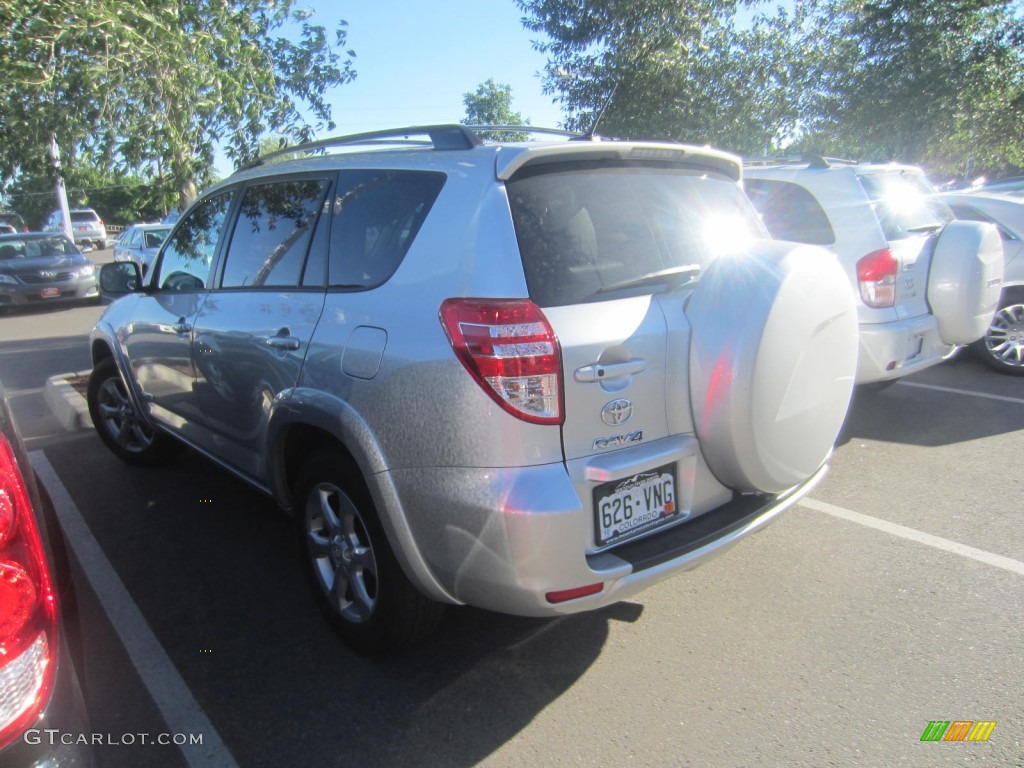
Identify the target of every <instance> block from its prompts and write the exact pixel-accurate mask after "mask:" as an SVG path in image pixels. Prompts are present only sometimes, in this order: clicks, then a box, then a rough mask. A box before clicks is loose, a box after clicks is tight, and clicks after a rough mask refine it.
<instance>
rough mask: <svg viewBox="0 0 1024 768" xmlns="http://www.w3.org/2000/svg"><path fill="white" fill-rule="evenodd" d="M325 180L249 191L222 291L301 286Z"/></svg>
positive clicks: (277, 184)
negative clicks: (227, 289) (303, 268)
mask: <svg viewBox="0 0 1024 768" xmlns="http://www.w3.org/2000/svg"><path fill="white" fill-rule="evenodd" d="M327 187H328V182H327V180H325V179H295V180H291V181H274V182H271V183H267V184H255V185H253V186H250V187H247V188H246V190H245V193H244V195H243V196H242V202H241V205H240V206H239V213H238V221H237V222H236V224H235V230H234V234H233V235H232V237H231V244H230V246H228V253H227V257H226V259H225V264H224V276H223V277H222V278H221V287H222V288H240V287H243V286H244V287H266V288H270V287H274V286H276V287H295V286H297V285H300V283H301V279H302V267H303V264H304V263H305V260H306V250H307V248H308V246H309V240H310V236H311V234H312V232H313V225H314V223H315V222H316V218H317V213H318V212H319V211H320V207H321V205H322V203H323V200H324V195H325V194H326V192H327Z"/></svg>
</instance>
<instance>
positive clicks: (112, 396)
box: [97, 376, 153, 453]
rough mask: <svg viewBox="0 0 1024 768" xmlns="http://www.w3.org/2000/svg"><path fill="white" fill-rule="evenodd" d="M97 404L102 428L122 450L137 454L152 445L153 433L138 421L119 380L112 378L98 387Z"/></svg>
mask: <svg viewBox="0 0 1024 768" xmlns="http://www.w3.org/2000/svg"><path fill="white" fill-rule="evenodd" d="M97 404H98V405H99V410H100V414H101V419H102V421H103V428H104V429H106V431H107V434H109V435H110V436H111V437H112V438H114V441H115V442H116V443H117V444H118V445H119V446H121V447H122V448H123V449H124V450H126V451H128V452H130V453H139V452H141V451H144V450H146V449H147V448H149V446H150V445H152V443H153V431H152V430H151V429H150V428H149V427H148V426H147V425H146V424H144V423H143V422H142V421H141V420H140V419H139V417H138V414H136V412H135V408H134V407H133V406H132V403H131V400H130V399H129V398H128V393H127V392H126V391H125V388H124V383H123V382H122V381H121V380H120V379H119V378H117V377H116V376H112V377H110V378H109V379H107V380H106V381H104V382H103V384H102V385H100V389H99V395H98V397H97Z"/></svg>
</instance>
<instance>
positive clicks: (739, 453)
mask: <svg viewBox="0 0 1024 768" xmlns="http://www.w3.org/2000/svg"><path fill="white" fill-rule="evenodd" d="M478 130H487V131H488V132H491V131H493V130H494V129H493V128H488V127H466V126H456V125H449V126H430V127H420V128H406V129H401V130H398V131H394V132H387V133H375V134H370V135H362V136H356V137H341V138H338V139H334V140H330V141H325V142H316V143H313V144H311V145H306V146H305V147H300V148H298V150H296V149H292V150H289V151H290V152H295V151H299V152H302V151H304V150H306V149H313V150H324V149H328V148H331V147H333V146H334V145H337V147H338V148H339V149H343V150H346V149H347V151H343V152H334V153H331V154H320V155H315V156H307V157H302V158H300V159H295V160H290V161H289V160H286V161H283V162H271V163H264V164H261V165H257V166H255V167H252V168H250V169H248V170H243V171H241V172H239V173H236V174H235V175H234V176H232V177H231V178H229V179H228V180H226V181H225V182H223V183H221V184H220V185H218V186H216V187H214V188H213V189H211V190H210V191H209V192H207V193H206V194H205V195H203V197H202V198H200V199H199V200H197V201H196V202H195V203H194V204H193V205H192V207H191V208H189V209H188V210H187V211H185V212H184V213H183V214H182V216H181V219H180V220H179V221H178V222H177V224H175V226H174V229H173V230H172V231H171V234H170V235H169V236H168V238H167V240H166V241H165V242H164V244H163V246H162V247H161V250H160V253H159V254H158V255H157V258H156V261H155V262H154V263H153V265H152V266H151V267H150V269H149V271H148V273H147V275H146V280H145V281H143V280H142V275H141V270H140V269H139V267H138V265H137V264H135V263H134V262H122V263H115V264H108V265H106V266H104V268H103V270H102V272H101V278H100V280H101V284H102V286H103V288H104V291H105V292H107V293H108V294H109V293H111V292H115V291H116V292H118V293H120V294H122V297H121V298H119V299H118V300H117V301H115V302H114V303H113V304H112V305H111V306H110V307H109V308H108V309H107V311H106V312H105V313H104V315H103V316H102V317H101V318H100V320H99V322H98V323H97V325H96V327H95V329H94V330H93V333H92V338H91V352H92V360H93V373H92V377H91V379H90V382H89V393H88V394H89V407H90V411H91V413H92V418H93V422H94V424H95V425H96V429H97V430H98V432H99V435H100V437H101V438H102V439H103V441H104V442H105V443H106V444H107V445H108V447H110V448H111V450H113V451H114V452H115V453H116V454H117V455H119V456H121V457H122V458H123V459H125V460H126V461H128V462H134V463H154V462H158V461H160V460H162V459H163V458H164V456H165V455H166V454H165V452H164V449H165V448H166V447H167V445H168V441H169V440H170V441H171V442H174V443H185V444H187V445H189V446H192V447H193V448H195V449H197V450H199V451H201V452H202V453H203V454H205V455H206V456H208V457H210V458H211V459H213V460H214V461H216V462H218V463H219V464H221V465H222V466H224V467H225V468H226V469H228V470H229V471H231V472H233V473H234V474H236V475H238V476H240V477H242V478H245V479H246V480H248V481H249V482H250V483H252V484H253V485H255V486H256V487H257V488H260V489H262V490H263V491H265V492H266V493H268V494H270V495H272V496H273V497H274V498H275V499H276V500H277V501H278V502H279V503H280V504H281V505H282V506H283V507H285V508H287V509H289V510H291V511H292V512H293V514H294V517H295V520H296V528H297V531H298V533H299V538H300V539H301V541H302V552H303V558H304V559H305V561H306V563H307V566H308V571H309V573H310V575H311V577H312V582H313V584H314V587H315V591H316V593H317V594H318V595H319V596H320V598H321V599H322V603H323V605H324V606H325V608H326V610H327V613H328V615H329V616H330V617H331V619H332V620H333V621H334V623H335V624H336V625H337V627H338V628H339V630H340V631H341V633H342V634H343V635H344V636H345V638H346V639H347V640H348V641H349V642H350V643H351V644H352V645H353V646H355V647H356V648H359V649H360V650H364V651H382V650H385V649H387V648H389V647H395V646H400V645H402V644H405V643H408V642H411V641H413V640H415V639H416V638H417V637H420V636H422V635H423V634H424V633H425V632H426V631H427V630H429V629H430V627H431V626H432V625H433V623H434V622H435V621H436V619H437V616H438V609H439V607H440V605H441V604H443V603H454V604H459V603H467V604H471V605H475V606H479V607H483V608H488V609H491V610H495V611H502V612H506V613H513V614H519V615H524V616H553V615H557V614H563V613H572V612H576V611H584V610H590V609H594V608H598V607H601V606H604V605H608V604H609V603H613V602H615V601H618V600H622V599H624V598H626V597H628V596H630V595H633V594H635V593H636V592H638V591H640V590H641V589H643V588H645V587H647V586H649V585H651V584H654V583H656V582H658V581H660V580H662V579H665V578H667V577H669V576H671V575H672V574H676V573H679V572H681V571H684V570H687V569H689V568H692V567H694V566H696V565H697V564H699V563H701V562H703V561H704V560H706V559H707V558H709V557H712V556H714V555H716V554H717V553H719V552H721V551H723V550H725V549H726V548H727V547H729V546H731V545H732V544H734V543H736V542H737V541H738V540H739V539H741V538H743V537H744V536H746V535H747V534H750V533H753V532H755V531H757V530H760V529H761V528H763V527H764V526H765V525H766V524H767V523H768V522H770V521H771V520H773V519H774V518H775V517H777V516H778V514H779V513H780V512H781V511H782V510H784V509H786V508H787V507H788V506H790V505H791V504H793V503H794V502H795V501H796V500H797V499H798V498H799V497H800V496H802V495H803V494H805V493H807V491H808V489H809V488H810V487H811V486H813V485H814V483H815V482H817V480H818V478H820V477H821V475H822V473H823V472H824V462H825V461H826V459H827V458H828V456H829V454H830V452H831V450H832V446H833V444H834V442H835V439H836V436H837V435H838V432H839V429H840V427H841V425H842V422H843V419H844V418H845V415H846V411H847V408H848V405H849V399H850V395H851V392H852V389H853V376H854V370H855V366H856V353H857V322H856V311H855V308H854V303H853V297H852V296H851V295H850V291H849V286H848V285H847V282H846V278H845V276H844V274H843V272H842V269H841V268H840V267H839V265H838V263H837V262H836V259H835V257H833V256H832V255H830V254H829V253H828V252H827V251H823V250H821V249H817V248H811V247H807V246H799V245H793V244H790V243H777V242H773V241H771V240H770V239H769V238H768V236H767V233H766V232H765V231H764V229H763V227H762V226H761V223H760V221H759V220H758V218H757V214H756V213H755V211H754V210H753V208H752V207H751V206H750V202H749V201H748V200H747V199H746V197H745V196H744V195H743V192H742V190H741V188H740V185H739V180H740V176H741V170H742V166H741V163H740V161H739V159H738V158H735V157H733V156H731V155H727V154H724V153H721V152H716V151H714V150H710V149H707V148H698V147H685V146H680V145H674V144H656V143H640V142H630V141H608V140H604V141H601V140H597V139H593V138H591V137H583V136H572V137H566V136H564V135H563V136H561V137H560V139H559V140H550V139H549V140H546V141H529V142H519V143H497V142H490V141H487V142H482V141H481V139H480V138H479V135H478V134H477V133H476V131H478ZM515 130H516V132H521V131H522V129H521V128H519V129H515ZM530 130H536V129H530ZM567 138H568V140H567Z"/></svg>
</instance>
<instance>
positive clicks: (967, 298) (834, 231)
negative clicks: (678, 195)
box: [743, 156, 1003, 386]
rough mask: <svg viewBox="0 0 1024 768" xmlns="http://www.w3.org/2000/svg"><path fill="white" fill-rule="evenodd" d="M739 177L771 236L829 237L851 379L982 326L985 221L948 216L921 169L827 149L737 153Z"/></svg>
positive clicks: (992, 273)
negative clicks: (788, 154) (850, 340)
mask: <svg viewBox="0 0 1024 768" xmlns="http://www.w3.org/2000/svg"><path fill="white" fill-rule="evenodd" d="M743 183H744V187H745V189H746V191H747V194H748V195H749V196H750V199H751V200H752V201H753V203H754V206H755V207H756V208H757V209H758V211H760V213H761V217H762V219H763V221H764V223H765V225H766V226H767V227H768V230H769V232H771V234H772V236H773V237H776V238H779V239H782V240H790V241H795V242H800V243H812V244H814V245H820V246H824V247H826V248H828V249H829V250H831V251H832V252H834V253H835V254H836V255H837V256H838V257H839V261H840V263H841V264H842V265H843V268H844V269H845V270H846V274H847V277H848V279H849V281H850V285H851V286H852V288H853V290H854V293H855V296H856V300H857V314H858V317H859V320H860V355H859V358H858V364H857V383H858V384H874V385H875V386H879V385H882V384H884V383H886V382H891V381H893V380H895V379H897V378H899V377H902V376H905V375H907V374H910V373H913V372H915V371H920V370H923V369H924V368H927V367H929V366H932V365H935V364H936V363H939V362H941V361H943V360H945V359H946V358H948V357H949V356H950V355H952V354H953V353H954V352H955V351H956V349H957V348H958V347H959V346H961V345H966V344H970V343H972V342H974V341H977V340H978V339H979V338H981V336H982V335H984V333H985V331H986V329H987V328H988V327H989V324H990V322H991V320H992V315H993V313H994V312H995V309H996V305H997V304H998V301H999V291H1000V281H1001V278H1002V265H1003V257H1002V245H1001V243H1000V241H999V234H998V233H997V232H996V230H995V228H994V227H992V226H991V225H988V224H981V223H978V222H966V221H954V217H953V212H952V211H951V210H950V209H949V206H947V205H946V204H945V203H944V202H942V201H941V200H938V199H936V198H935V197H934V193H933V190H932V188H931V186H930V185H929V184H928V181H927V179H926V178H925V175H924V173H923V172H922V171H921V169H920V168H917V167H915V166H910V165H897V164H894V163H885V164H881V163H854V162H849V161H843V160H836V159H833V158H822V157H816V156H805V157H800V158H764V159H760V160H751V161H748V162H747V165H746V170H745V179H744V182H743Z"/></svg>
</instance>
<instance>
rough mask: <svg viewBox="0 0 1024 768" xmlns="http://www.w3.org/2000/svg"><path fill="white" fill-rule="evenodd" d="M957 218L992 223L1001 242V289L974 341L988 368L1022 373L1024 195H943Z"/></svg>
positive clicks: (983, 192)
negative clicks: (987, 322)
mask: <svg viewBox="0 0 1024 768" xmlns="http://www.w3.org/2000/svg"><path fill="white" fill-rule="evenodd" d="M942 197H943V199H944V200H945V201H946V202H947V203H949V206H950V207H951V208H952V209H953V213H954V214H956V217H957V218H958V219H966V220H968V221H984V222H988V223H991V224H994V225H995V226H996V227H997V228H998V230H999V236H1000V238H1001V239H1002V241H1003V259H1004V260H1005V265H1004V275H1003V291H1002V294H1001V295H1000V298H999V307H998V309H997V310H996V314H995V317H993V318H992V324H991V325H990V326H989V328H988V330H987V331H986V332H985V335H984V336H982V337H981V339H979V340H978V341H976V342H975V343H974V349H975V350H976V351H977V352H978V354H979V356H980V357H981V359H982V361H984V362H985V363H986V364H987V365H989V366H990V367H991V368H993V369H995V370H997V371H999V372H1001V373H1009V374H1013V375H1015V376H1024V197H1021V196H1019V195H1017V194H1013V193H1011V192H995V191H991V192H990V191H989V188H988V187H983V188H981V189H979V190H977V191H975V192H951V193H948V194H945V195H942Z"/></svg>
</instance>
